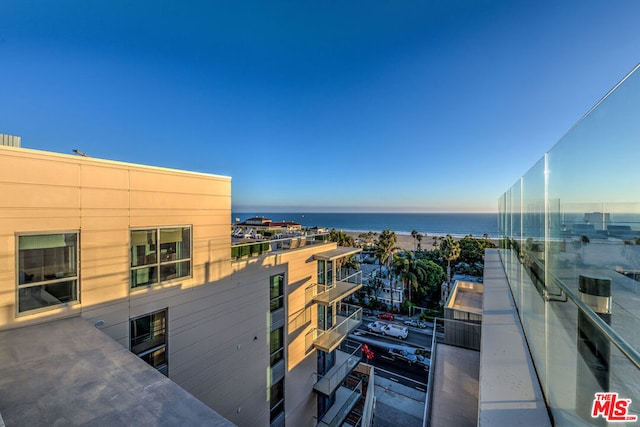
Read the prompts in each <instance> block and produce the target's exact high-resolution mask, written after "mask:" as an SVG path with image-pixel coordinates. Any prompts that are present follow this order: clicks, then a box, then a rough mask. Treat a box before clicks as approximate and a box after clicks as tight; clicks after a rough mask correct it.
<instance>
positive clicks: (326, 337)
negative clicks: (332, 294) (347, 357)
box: [305, 304, 362, 353]
mask: <svg viewBox="0 0 640 427" xmlns="http://www.w3.org/2000/svg"><path fill="white" fill-rule="evenodd" d="M339 313H340V314H338V315H337V316H336V318H337V324H336V325H335V326H334V327H332V328H331V329H327V330H326V331H323V330H319V329H312V330H311V331H310V332H309V333H308V334H307V336H306V339H305V341H306V344H307V348H310V347H311V345H313V347H315V348H316V349H317V350H321V351H324V352H325V353H330V352H332V351H333V350H335V349H336V348H338V346H339V345H340V343H341V342H342V341H343V340H344V339H345V338H346V337H347V335H349V334H350V333H351V332H353V331H354V330H355V329H356V328H357V327H358V325H360V322H361V321H362V307H357V306H354V305H350V304H340V311H339Z"/></svg>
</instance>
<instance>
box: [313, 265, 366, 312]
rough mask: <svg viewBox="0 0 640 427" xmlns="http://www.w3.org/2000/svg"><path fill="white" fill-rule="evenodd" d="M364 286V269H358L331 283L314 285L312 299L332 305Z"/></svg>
mask: <svg viewBox="0 0 640 427" xmlns="http://www.w3.org/2000/svg"><path fill="white" fill-rule="evenodd" d="M360 288H362V271H358V272H356V273H354V274H352V275H350V276H348V277H345V278H344V279H341V280H338V281H336V283H333V284H331V285H319V284H314V285H312V288H311V292H312V298H311V300H312V301H313V302H315V303H318V304H323V305H330V304H333V303H334V302H336V301H340V300H343V299H344V298H346V297H348V296H349V295H351V294H353V293H355V292H356V291H357V290H359V289H360Z"/></svg>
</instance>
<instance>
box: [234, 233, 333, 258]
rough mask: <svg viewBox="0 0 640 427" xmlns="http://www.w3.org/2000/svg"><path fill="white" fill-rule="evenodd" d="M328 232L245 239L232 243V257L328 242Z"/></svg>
mask: <svg viewBox="0 0 640 427" xmlns="http://www.w3.org/2000/svg"><path fill="white" fill-rule="evenodd" d="M328 241H329V235H328V234H309V235H303V236H295V237H287V238H285V239H273V240H266V239H255V240H248V239H243V240H239V241H236V242H232V243H231V259H233V260H239V259H242V258H249V257H256V256H260V255H264V254H266V253H270V252H282V251H288V250H292V249H298V248H301V247H305V246H309V245H317V244H323V243H327V242H328Z"/></svg>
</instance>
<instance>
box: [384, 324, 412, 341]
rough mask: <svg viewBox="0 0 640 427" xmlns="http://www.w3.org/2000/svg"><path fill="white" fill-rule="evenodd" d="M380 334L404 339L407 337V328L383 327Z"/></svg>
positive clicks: (397, 326)
mask: <svg viewBox="0 0 640 427" xmlns="http://www.w3.org/2000/svg"><path fill="white" fill-rule="evenodd" d="M380 332H382V335H389V336H390V337H396V338H400V339H406V338H407V336H408V335H409V328H407V327H406V326H401V325H385V326H383V327H382V328H381V330H380Z"/></svg>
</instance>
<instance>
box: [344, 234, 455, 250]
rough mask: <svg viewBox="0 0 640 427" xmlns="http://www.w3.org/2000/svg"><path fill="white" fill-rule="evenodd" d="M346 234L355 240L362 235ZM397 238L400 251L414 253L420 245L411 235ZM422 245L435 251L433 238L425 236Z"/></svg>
mask: <svg viewBox="0 0 640 427" xmlns="http://www.w3.org/2000/svg"><path fill="white" fill-rule="evenodd" d="M345 233H346V234H348V235H349V236H351V237H353V238H354V239H358V236H359V235H360V234H362V233H360V232H353V231H345ZM396 237H397V238H398V243H397V246H398V247H399V248H400V249H404V250H407V251H413V250H415V249H416V244H417V243H418V241H417V240H415V239H414V238H413V237H411V236H410V235H408V234H396ZM442 237H444V236H442ZM376 238H377V237H376ZM455 240H459V239H455ZM420 245H421V247H422V249H427V250H431V249H433V236H425V237H423V238H422V242H420Z"/></svg>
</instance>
